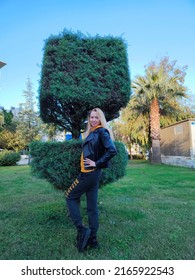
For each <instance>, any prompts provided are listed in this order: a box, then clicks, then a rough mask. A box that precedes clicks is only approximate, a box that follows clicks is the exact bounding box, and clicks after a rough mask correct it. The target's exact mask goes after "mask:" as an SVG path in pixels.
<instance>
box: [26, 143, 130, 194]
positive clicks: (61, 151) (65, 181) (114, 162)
mask: <svg viewBox="0 0 195 280" xmlns="http://www.w3.org/2000/svg"><path fill="white" fill-rule="evenodd" d="M115 145H116V148H117V150H118V154H117V155H116V156H115V157H113V158H112V159H111V161H110V167H109V168H107V169H103V174H102V178H101V181H100V186H102V185H105V184H107V183H110V182H114V181H116V180H118V179H119V178H121V177H123V176H124V175H125V170H126V165H127V162H128V156H127V152H126V149H125V147H124V145H123V143H121V142H115ZM30 151H31V156H32V161H31V167H32V173H33V174H34V175H36V176H38V177H39V178H45V179H47V180H48V181H49V182H50V183H51V184H52V185H53V186H55V187H56V188H58V189H61V190H65V189H67V188H68V187H69V186H70V185H71V183H72V182H73V181H74V179H75V178H76V177H77V176H78V174H79V172H80V156H81V151H82V142H81V141H80V140H70V141H65V142H39V141H37V142H33V143H31V145H30Z"/></svg>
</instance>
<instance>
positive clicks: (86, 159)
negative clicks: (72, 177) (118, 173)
mask: <svg viewBox="0 0 195 280" xmlns="http://www.w3.org/2000/svg"><path fill="white" fill-rule="evenodd" d="M84 165H87V167H89V166H90V167H96V164H95V161H93V160H91V159H89V158H85V159H84Z"/></svg>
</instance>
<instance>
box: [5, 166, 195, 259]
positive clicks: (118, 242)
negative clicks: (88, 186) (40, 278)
mask: <svg viewBox="0 0 195 280" xmlns="http://www.w3.org/2000/svg"><path fill="white" fill-rule="evenodd" d="M194 179H195V170H193V169H188V168H182V167H174V166H166V165H151V164H150V163H148V162H146V161H132V162H130V163H129V165H128V168H127V174H126V176H125V177H123V178H122V179H121V180H119V181H117V182H115V183H113V184H109V185H107V186H104V187H103V188H101V189H100V191H99V214H100V229H99V236H98V237H99V242H100V245H101V247H100V249H98V250H86V251H85V252H84V253H78V252H77V249H76V247H75V236H76V231H75V228H74V226H73V224H72V222H71V220H70V218H69V217H68V215H67V210H66V205H65V201H64V196H63V193H62V192H61V191H57V190H55V189H54V188H53V187H52V186H51V185H50V184H49V183H48V182H46V181H45V180H41V179H37V178H35V177H33V176H31V172H30V167H29V166H13V167H1V168H0V259H2V260H28V259H31V260H51V259H53V260H63V259H67V260H108V259H109V260H130V259H134V260H158V259H161V260H171V259H174V260H178V259H180V260H194V259H195V180H194ZM81 211H82V213H83V217H84V222H85V223H87V216H86V203H85V199H83V200H82V203H81Z"/></svg>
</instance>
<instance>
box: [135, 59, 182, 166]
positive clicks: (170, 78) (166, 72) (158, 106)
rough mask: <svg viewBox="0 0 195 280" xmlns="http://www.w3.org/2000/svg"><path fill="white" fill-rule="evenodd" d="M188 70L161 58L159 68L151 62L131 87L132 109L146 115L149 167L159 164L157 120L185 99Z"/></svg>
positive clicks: (171, 112) (170, 112)
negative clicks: (152, 164)
mask: <svg viewBox="0 0 195 280" xmlns="http://www.w3.org/2000/svg"><path fill="white" fill-rule="evenodd" d="M186 69H187V67H186V66H185V67H183V68H182V69H180V68H178V67H176V61H173V62H169V59H168V57H165V58H163V59H162V60H161V61H160V63H159V64H156V63H155V62H151V63H150V64H149V66H148V67H147V68H146V70H145V76H140V75H138V76H137V77H136V78H135V80H134V81H133V83H132V88H133V89H134V95H133V97H132V100H131V101H130V102H132V104H133V107H134V109H136V110H137V111H138V112H139V113H141V114H146V113H149V124H150V138H151V148H152V157H151V162H152V163H160V162H161V152H160V116H161V115H164V116H167V115H169V116H171V115H173V114H174V113H175V112H176V110H177V109H178V99H179V98H182V97H186V96H187V95H186V91H187V89H186V87H185V86H184V85H183V83H184V78H185V75H186Z"/></svg>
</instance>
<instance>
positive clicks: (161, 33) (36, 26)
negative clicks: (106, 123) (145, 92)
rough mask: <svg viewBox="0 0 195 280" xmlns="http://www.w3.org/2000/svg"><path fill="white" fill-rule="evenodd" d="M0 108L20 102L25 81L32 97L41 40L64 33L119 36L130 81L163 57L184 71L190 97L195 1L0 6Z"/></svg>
mask: <svg viewBox="0 0 195 280" xmlns="http://www.w3.org/2000/svg"><path fill="white" fill-rule="evenodd" d="M0 12H1V15H0V28H1V32H0V61H3V62H6V63H7V65H6V66H5V67H3V68H2V69H1V70H0V72H1V74H0V75H1V76H0V105H1V106H4V107H5V108H6V109H9V108H10V107H11V106H14V107H18V105H19V103H21V102H24V97H23V90H25V88H26V81H27V78H28V77H29V78H30V79H31V81H32V83H33V90H34V92H35V95H36V96H37V95H38V86H39V79H40V71H41V64H42V57H43V47H44V40H45V39H47V38H48V37H49V36H50V35H51V34H53V35H58V34H59V33H60V32H61V31H63V29H64V28H66V29H69V30H70V29H71V30H72V31H75V32H76V31H81V32H82V33H84V34H87V33H88V34H90V35H92V36H93V35H96V34H99V35H101V36H104V35H113V36H122V37H123V38H124V39H125V40H126V41H127V43H128V59H129V67H130V73H131V79H133V78H134V77H135V75H137V74H140V75H144V65H148V64H149V63H150V62H151V61H153V60H154V61H159V60H160V59H161V58H162V57H164V56H169V58H170V61H173V60H177V65H178V66H180V67H183V66H185V65H188V70H187V75H186V79H185V85H186V86H187V87H188V88H189V92H190V93H191V94H192V95H193V96H194V95H195V0H162V1H161V0H140V1H139V0H136V1H135V0H89V1H88V0H0Z"/></svg>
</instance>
